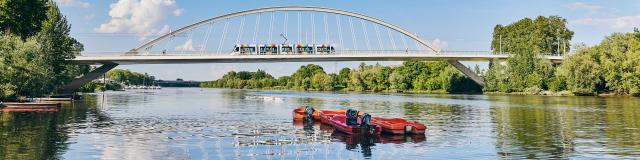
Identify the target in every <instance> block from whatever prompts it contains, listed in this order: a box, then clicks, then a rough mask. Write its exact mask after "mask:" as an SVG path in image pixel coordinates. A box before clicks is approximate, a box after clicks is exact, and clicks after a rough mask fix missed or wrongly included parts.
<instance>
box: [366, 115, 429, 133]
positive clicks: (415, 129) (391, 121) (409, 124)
mask: <svg viewBox="0 0 640 160" xmlns="http://www.w3.org/2000/svg"><path fill="white" fill-rule="evenodd" d="M371 123H373V124H375V125H378V126H380V127H382V132H385V133H390V134H424V132H425V130H426V129H427V126H425V125H424V124H422V123H420V122H415V121H407V120H405V119H402V118H372V119H371Z"/></svg>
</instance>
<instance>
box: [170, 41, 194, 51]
mask: <svg viewBox="0 0 640 160" xmlns="http://www.w3.org/2000/svg"><path fill="white" fill-rule="evenodd" d="M175 50H176V51H195V49H194V48H193V40H192V39H189V40H187V41H186V42H184V44H181V45H178V46H176V48H175Z"/></svg>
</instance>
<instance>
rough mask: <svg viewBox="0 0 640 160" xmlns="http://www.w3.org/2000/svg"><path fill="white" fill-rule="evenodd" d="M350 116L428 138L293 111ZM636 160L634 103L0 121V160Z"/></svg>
mask: <svg viewBox="0 0 640 160" xmlns="http://www.w3.org/2000/svg"><path fill="white" fill-rule="evenodd" d="M299 105H312V106H314V107H316V108H356V109H359V110H362V111H365V112H368V113H371V114H372V115H373V116H379V117H403V118H407V119H410V120H417V121H420V122H423V123H425V124H427V126H428V129H427V133H426V135H425V136H406V137H405V136H395V137H390V136H382V137H371V138H360V137H350V136H347V135H344V134H340V133H339V132H332V130H331V128H330V127H327V126H321V125H306V126H305V125H303V124H294V123H293V122H292V119H291V110H292V109H293V108H295V107H297V106H299ZM45 158H46V159H50V158H53V159H363V158H371V159H496V158H508V159H515V158H542V159H547V158H576V159H592V158H597V159H601V158H605V159H616V158H631V159H637V158H640V98H632V97H621V98H598V97H537V96H486V95H425V94H355V93H354V94H344V93H314V92H290V91H249V90H225V89H201V88H163V89H162V90H156V91H124V92H105V93H97V94H88V95H85V100H83V101H79V102H75V103H73V104H65V105H64V106H63V108H62V109H61V110H60V111H59V112H56V113H6V112H5V113H0V159H45Z"/></svg>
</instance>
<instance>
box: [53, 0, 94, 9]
mask: <svg viewBox="0 0 640 160" xmlns="http://www.w3.org/2000/svg"><path fill="white" fill-rule="evenodd" d="M56 2H58V4H60V5H62V6H65V7H80V8H89V7H91V4H90V3H88V2H84V1H82V0H56Z"/></svg>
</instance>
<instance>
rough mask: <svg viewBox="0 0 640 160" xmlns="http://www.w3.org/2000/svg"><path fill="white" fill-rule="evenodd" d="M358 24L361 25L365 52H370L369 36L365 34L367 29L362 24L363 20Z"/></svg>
mask: <svg viewBox="0 0 640 160" xmlns="http://www.w3.org/2000/svg"><path fill="white" fill-rule="evenodd" d="M360 24H361V25H362V33H364V39H365V40H366V42H367V43H366V45H367V50H369V51H371V42H369V35H368V34H367V27H366V26H365V24H364V20H362V19H361V20H360Z"/></svg>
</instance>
